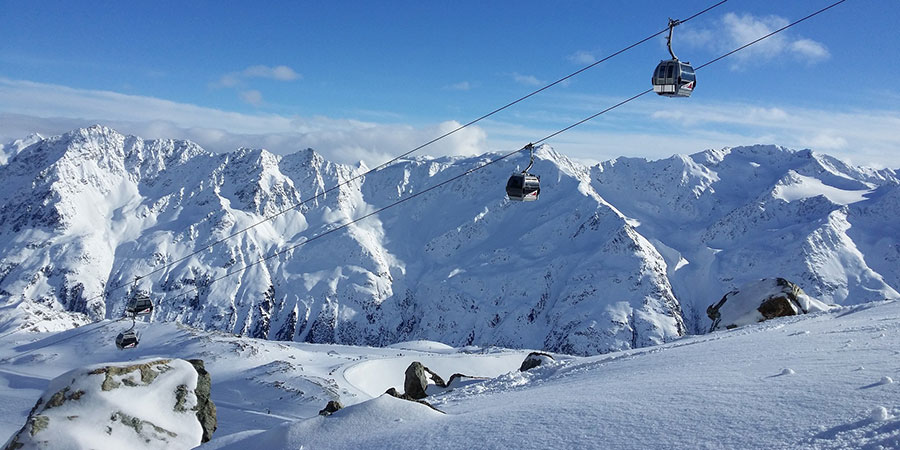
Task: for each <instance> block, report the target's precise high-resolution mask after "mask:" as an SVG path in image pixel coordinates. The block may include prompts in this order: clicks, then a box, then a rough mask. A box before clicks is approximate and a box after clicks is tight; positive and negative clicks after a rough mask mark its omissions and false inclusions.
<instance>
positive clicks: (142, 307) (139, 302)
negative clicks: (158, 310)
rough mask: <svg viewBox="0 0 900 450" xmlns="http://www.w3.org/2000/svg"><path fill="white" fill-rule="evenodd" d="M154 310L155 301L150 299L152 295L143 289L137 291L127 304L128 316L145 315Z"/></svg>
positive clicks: (126, 312)
mask: <svg viewBox="0 0 900 450" xmlns="http://www.w3.org/2000/svg"><path fill="white" fill-rule="evenodd" d="M152 312H153V302H151V301H150V296H149V295H147V294H146V293H144V292H141V291H135V293H134V294H133V295H132V296H131V298H129V299H128V303H126V304H125V315H126V316H130V317H134V316H143V315H146V314H150V313H152Z"/></svg>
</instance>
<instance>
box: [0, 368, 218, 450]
mask: <svg viewBox="0 0 900 450" xmlns="http://www.w3.org/2000/svg"><path fill="white" fill-rule="evenodd" d="M201 371H202V374H201ZM215 424H216V415H215V405H214V404H213V403H212V401H211V400H209V374H208V373H206V371H205V370H204V369H203V362H202V361H200V360H196V362H194V363H193V364H192V363H189V362H187V361H184V360H181V359H151V360H143V361H137V362H129V363H120V364H115V365H112V364H111V365H93V366H89V367H84V368H80V369H75V370H72V371H69V372H66V373H65V374H63V375H60V376H59V377H57V378H55V379H53V380H52V381H50V383H49V386H48V388H47V391H46V392H44V394H43V395H42V396H41V398H40V399H38V401H37V403H36V404H35V405H34V408H32V410H31V412H30V413H29V415H28V418H27V419H26V423H25V425H24V426H23V427H22V428H21V429H20V430H19V431H18V432H17V433H16V434H14V435H13V436H12V438H11V439H10V440H9V441H8V442H7V445H6V447H5V448H8V449H18V448H23V447H24V448H135V449H146V448H160V449H162V448H167V449H168V448H175V449H178V448H184V449H187V448H193V447H196V446H198V445H200V444H201V443H202V442H206V441H208V440H209V438H210V437H212V432H213V431H214V430H215V426H216V425H215Z"/></svg>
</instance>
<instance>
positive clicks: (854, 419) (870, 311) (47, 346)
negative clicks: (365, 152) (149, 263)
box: [0, 301, 900, 449]
mask: <svg viewBox="0 0 900 450" xmlns="http://www.w3.org/2000/svg"><path fill="white" fill-rule="evenodd" d="M92 328H93V330H92ZM124 328H127V324H124V322H118V323H110V322H103V323H100V324H95V325H89V326H87V327H85V328H79V329H75V330H70V331H67V332H63V333H58V334H46V335H35V334H27V333H17V334H14V335H12V336H8V337H5V338H3V339H2V340H0V435H2V436H6V437H9V436H11V435H12V434H13V433H14V432H15V431H16V430H17V429H18V428H19V427H21V426H22V424H23V423H24V420H25V417H26V416H27V414H28V411H29V410H30V409H31V407H32V406H33V405H34V402H35V401H36V400H37V398H38V397H39V396H40V395H41V393H42V392H43V390H44V388H45V387H46V385H47V382H48V380H50V379H52V378H53V377H55V376H57V375H59V374H61V373H63V372H65V371H67V370H70V369H72V368H74V367H78V366H82V365H87V364H93V363H100V362H111V361H125V360H133V359H140V358H146V357H151V356H164V357H180V358H197V357H199V358H202V359H204V360H205V361H206V364H207V369H208V370H209V372H210V373H211V375H212V379H213V386H212V397H213V400H214V401H215V403H216V405H217V407H218V410H219V429H218V431H216V433H215V435H214V439H213V441H212V442H210V443H209V444H207V447H209V448H277V447H290V448H300V446H301V445H302V446H304V448H354V447H362V446H365V447H366V448H382V447H384V448H423V447H430V448H511V447H518V448H563V447H572V448H591V447H594V448H635V449H638V448H640V449H646V448H665V449H670V448H716V449H720V448H792V449H793V448H810V449H812V448H817V449H818V448H821V449H830V448H871V449H878V448H900V384H898V383H897V381H900V302H896V301H894V302H884V303H870V304H866V305H861V306H856V307H850V308H842V309H838V310H836V311H831V312H826V313H817V314H813V315H809V316H803V317H792V318H783V319H777V320H774V321H769V322H765V323H762V324H757V325H753V326H747V327H742V328H738V329H735V330H730V331H722V332H716V333H713V334H710V335H703V336H693V337H688V338H684V339H681V340H678V341H676V342H672V343H669V344H666V345H663V346H658V347H651V348H644V349H639V350H631V351H627V352H620V353H612V354H607V355H602V356H597V357H590V358H569V357H559V358H558V361H557V363H556V364H555V365H553V366H550V367H542V368H538V369H535V370H532V371H530V372H527V373H519V372H517V370H516V369H517V368H518V366H519V364H520V363H521V361H522V359H524V357H525V355H526V354H527V351H521V350H505V349H498V348H487V349H481V348H474V347H472V348H465V349H453V348H449V347H447V346H444V345H442V344H439V343H429V342H411V343H405V344H398V345H395V346H392V347H390V348H369V347H349V346H335V345H310V344H298V343H280V342H268V341H259V340H252V339H241V338H237V337H234V336H231V335H227V334H220V333H219V334H217V333H204V332H199V331H196V330H192V329H187V328H184V327H180V326H177V325H174V324H170V323H167V324H139V325H138V329H139V330H141V332H142V333H143V337H142V339H143V340H142V342H141V345H140V346H139V347H138V348H137V349H135V350H132V351H118V350H116V348H115V346H114V345H113V343H112V341H113V339H114V337H115V335H116V334H117V333H118V331H120V330H121V329H124ZM69 336H74V337H72V338H71V339H68V340H66V341H63V342H60V343H58V344H53V343H54V342H57V341H58V340H60V339H63V338H66V337H69ZM36 338H39V339H40V340H37V341H35V339H36ZM413 360H419V361H422V362H423V363H424V364H425V365H426V366H428V367H430V368H431V369H433V370H435V371H436V372H437V373H438V374H440V375H441V376H442V377H444V378H445V379H446V378H449V376H450V375H451V374H452V373H454V372H462V373H464V374H467V375H472V376H485V377H491V379H489V380H486V381H484V382H479V383H474V384H470V385H468V386H465V387H462V388H459V389H455V390H451V391H448V392H445V393H442V394H438V395H436V396H433V397H431V398H430V399H429V401H431V402H432V404H434V405H435V406H436V407H437V408H439V409H441V410H443V411H445V412H446V413H447V414H445V415H444V414H440V413H434V412H433V411H432V410H430V409H428V408H426V407H424V406H421V405H418V404H414V403H411V402H405V401H402V400H397V399H394V398H390V397H379V394H380V393H381V392H384V390H385V389H387V388H388V387H390V386H395V387H397V388H399V389H401V390H402V383H403V371H404V369H405V368H406V366H407V365H408V364H409V362H411V361H413ZM373 397H374V398H376V400H374V401H368V400H371V399H372V398H373ZM334 398H339V399H340V400H341V401H342V402H343V403H344V405H350V406H349V407H347V408H345V409H344V410H342V411H339V412H337V413H336V414H334V415H333V416H330V417H320V416H317V415H316V413H317V412H318V410H319V409H321V408H322V407H324V406H325V403H327V401H328V400H331V399H334ZM263 430H265V431H263ZM260 433H262V434H260Z"/></svg>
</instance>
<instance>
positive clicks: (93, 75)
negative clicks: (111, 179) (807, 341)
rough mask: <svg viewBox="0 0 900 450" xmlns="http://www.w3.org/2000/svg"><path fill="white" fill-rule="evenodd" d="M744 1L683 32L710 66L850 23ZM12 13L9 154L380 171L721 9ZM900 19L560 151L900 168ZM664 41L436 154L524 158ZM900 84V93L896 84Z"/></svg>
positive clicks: (586, 132) (853, 31) (635, 107)
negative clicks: (280, 156) (138, 148)
mask: <svg viewBox="0 0 900 450" xmlns="http://www.w3.org/2000/svg"><path fill="white" fill-rule="evenodd" d="M831 2H832V1H831V0H825V1H822V0H806V1H789V2H771V1H758V0H730V1H728V2H727V3H725V4H724V5H722V6H719V7H717V8H716V9H714V10H712V11H710V12H708V13H706V14H704V15H702V16H700V17H698V18H696V19H694V20H692V21H690V22H688V23H686V24H683V25H681V26H679V27H677V28H676V30H675V42H674V49H675V52H676V54H677V55H678V56H679V57H680V58H681V59H683V60H688V61H691V62H692V63H694V64H695V65H699V64H702V63H704V62H706V61H709V60H711V59H712V58H714V57H716V56H718V55H720V54H722V53H724V52H726V51H728V50H731V49H733V48H735V47H737V46H739V45H741V44H743V43H745V42H748V41H750V40H752V39H754V38H756V37H758V36H759V35H760V34H764V33H765V32H767V31H770V30H773V29H775V28H778V27H780V26H781V25H784V24H786V23H788V22H790V21H793V20H795V19H798V18H800V17H802V16H805V15H806V14H808V13H810V12H813V11H815V10H817V9H819V8H822V7H824V6H826V5H828V4H830V3H831ZM713 3H714V2H713V1H712V0H707V1H694V0H688V1H683V2H678V3H677V4H676V3H672V2H662V1H644V2H599V1H569V2H546V1H517V2H511V1H509V2H507V1H503V2H475V1H457V2H421V1H416V2H401V1H391V2H371V1H369V2H362V1H360V2H355V1H346V2H283V3H276V2H270V3H264V4H262V5H261V4H259V3H258V2H254V3H250V2H202V1H192V2H167V1H160V2H80V1H72V2H63V1H59V2H43V1H36V2H35V1H7V0H0V17H3V26H2V27H0V139H2V140H3V141H6V140H9V139H13V138H19V137H24V136H25V135H26V134H28V133H29V132H32V131H37V132H40V133H42V134H57V133H61V132H64V131H67V130H69V129H71V128H74V127H77V126H83V125H89V124H92V123H96V122H99V123H103V124H107V125H110V126H112V127H114V128H116V129H118V130H119V131H122V132H125V133H131V134H137V135H140V136H142V137H146V138H159V137H168V138H188V139H193V140H195V141H197V142H198V143H200V144H201V145H203V146H204V147H206V148H208V149H210V150H214V151H230V150H233V149H235V148H237V147H238V146H250V147H265V148H269V149H270V150H272V151H274V152H276V153H288V152H292V151H295V150H298V149H301V148H306V147H313V148H316V149H317V150H319V151H321V152H322V153H324V154H326V156H328V157H329V158H332V159H336V160H339V161H343V162H354V161H358V160H360V159H363V160H365V161H366V162H367V163H369V164H370V165H374V164H377V163H379V162H381V161H383V160H385V159H388V158H389V157H390V156H391V155H396V154H400V153H403V152H406V151H408V150H410V149H412V148H414V147H416V146H417V145H419V144H421V143H424V142H426V141H428V140H430V139H431V138H433V137H436V136H437V135H439V134H441V133H442V132H444V131H447V130H449V129H452V128H454V126H456V125H458V124H459V123H465V122H468V121H469V120H471V119H474V118H476V117H478V116H480V115H482V114H484V113H486V112H489V111H491V110H493V109H494V108H496V107H499V106H502V105H503V104H505V103H507V102H509V101H511V100H514V99H516V98H518V97H520V96H522V95H525V94H527V93H529V92H531V91H532V90H534V89H536V88H537V87H540V86H541V85H543V84H546V83H548V82H551V81H554V80H556V79H558V78H560V77H562V76H564V75H567V74H569V73H571V72H573V71H575V70H577V69H579V68H581V67H583V66H585V65H587V64H589V63H590V62H592V61H593V60H594V59H595V58H600V57H603V56H606V55H607V54H609V53H612V52H614V51H616V50H619V49H621V48H623V47H625V46H627V45H629V44H631V43H633V42H635V41H637V40H639V39H642V38H644V37H646V36H648V35H650V34H653V33H654V32H656V31H659V30H661V29H662V28H664V27H665V25H666V20H667V18H668V17H673V18H684V17H687V16H689V15H691V14H693V13H695V12H697V11H700V10H702V9H704V8H706V7H707V6H709V5H711V4H713ZM897 23H900V3H898V2H896V1H893V0H848V1H847V2H845V3H843V4H841V5H839V6H837V7H835V8H833V9H832V10H829V11H827V12H825V13H823V14H821V15H819V16H817V17H815V18H813V19H810V20H809V21H807V22H804V23H802V24H800V25H798V26H796V27H794V28H791V29H789V30H787V31H786V32H784V33H782V34H779V35H777V36H776V37H775V38H772V39H769V40H766V41H763V42H762V43H760V44H758V45H756V46H753V47H751V48H749V49H747V50H745V51H743V52H741V53H738V54H736V55H733V56H732V57H729V58H727V59H725V60H722V61H720V62H718V63H716V64H713V65H711V66H709V67H707V68H704V69H703V70H701V71H699V72H698V86H697V90H696V91H695V93H694V95H693V96H692V97H691V98H690V99H668V98H662V97H657V96H655V95H646V96H644V97H642V98H641V99H638V100H636V101H635V102H632V103H630V104H628V105H626V106H623V107H621V108H619V109H616V110H614V111H612V112H610V113H608V114H606V115H603V116H601V117H599V118H598V119H595V120H594V121H592V122H590V123H588V124H585V125H583V126H581V127H578V128H576V129H574V130H572V131H570V132H568V133H565V134H563V135H561V136H559V137H558V138H555V139H553V140H551V141H550V142H549V143H550V144H551V145H553V146H554V147H555V148H556V149H557V150H559V151H560V152H562V153H564V154H567V155H570V156H572V157H574V158H576V159H578V160H581V161H584V162H591V161H599V160H604V159H609V158H613V157H616V156H622V155H624V156H636V157H646V158H651V159H655V158H661V157H667V156H669V155H672V154H674V153H692V152H696V151H700V150H703V149H705V148H719V147H724V146H736V145H746V144H755V143H772V144H780V145H785V146H788V147H792V148H807V147H808V148H812V149H813V150H816V151H819V152H822V153H828V154H832V155H835V156H839V157H842V158H845V159H848V160H850V161H851V162H853V163H856V164H872V165H876V166H890V167H900V152H898V151H897V150H898V149H900V137H898V136H897V134H896V131H897V130H898V129H900V106H897V105H898V102H900V93H898V92H897V91H896V89H893V87H894V86H896V85H897V82H896V71H897V67H898V66H897V63H896V57H897V55H900V33H897V32H896V26H897V25H896V24H897ZM667 55H668V53H667V51H666V49H665V39H664V38H659V39H654V40H653V41H651V42H647V43H645V44H643V45H641V46H639V47H636V48H635V49H633V50H631V51H629V52H627V53H625V54H623V55H620V56H617V57H615V58H613V59H611V60H610V61H607V62H605V63H602V64H600V65H598V66H596V67H594V68H593V69H590V70H588V71H587V72H585V73H583V74H581V75H579V76H577V77H575V78H573V79H572V80H571V81H570V82H567V83H565V84H564V85H560V86H555V87H554V88H551V89H550V90H548V91H545V92H543V93H541V94H539V95H537V96H535V97H533V98H531V99H528V100H526V101H525V102H522V103H520V104H518V105H516V106H514V107H512V108H510V109H509V110H506V111H504V112H501V113H499V114H497V115H495V116H493V117H491V118H490V119H488V120H485V121H483V122H480V123H479V124H478V125H477V126H476V127H472V128H470V129H466V130H464V131H463V132H460V133H457V134H455V135H454V136H453V137H452V138H451V139H447V140H445V141H442V142H441V143H439V144H437V145H435V146H432V147H428V148H426V149H424V150H423V151H422V152H421V153H423V154H430V155H438V154H478V153H482V152H485V151H505V150H511V149H514V148H519V147H521V146H522V145H524V144H525V143H527V142H529V141H532V140H536V139H539V138H542V137H544V136H546V135H548V134H550V133H552V132H554V131H556V130H558V129H560V128H563V127H565V126H567V125H569V124H570V123H572V122H575V121H577V120H579V119H581V118H583V117H586V116H589V115H591V114H593V113H595V112H597V111H600V110H602V109H604V108H606V107H608V106H611V105H613V104H615V103H617V102H618V101H620V100H622V99H624V98H627V97H630V96H632V95H634V94H636V93H639V92H641V91H643V90H645V89H647V88H649V87H650V73H651V72H652V70H653V68H654V67H655V65H656V63H657V62H658V61H659V60H660V59H663V58H667ZM892 72H893V73H892Z"/></svg>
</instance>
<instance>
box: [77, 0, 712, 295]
mask: <svg viewBox="0 0 900 450" xmlns="http://www.w3.org/2000/svg"><path fill="white" fill-rule="evenodd" d="M727 1H728V0H720V1H719V2H717V3H714V4H712V5H710V6H708V7H706V8H705V9H703V10H701V11H699V12H697V13H694V14H693V15H691V16H689V17H688V18H686V19H683V20H681V21H680V23H684V22H687V21H689V20H691V19H693V18H696V17H698V16H700V15H703V14H705V13H707V12H709V11H710V10H712V9H714V8H716V7H718V6H721V5H722V4H724V3H726V2H727ZM668 30H669V28H668V27H666V28H664V29H662V30H660V31H658V32H656V33H654V34H652V35H650V36H647V37H645V38H643V39H641V40H639V41H637V42H635V43H633V44H631V45H628V46H627V47H624V48H622V49H621V50H619V51H616V52H614V53H611V54H609V55H608V56H605V57H604V58H602V59H599V60H597V61H595V62H593V63H591V64H589V65H587V66H585V67H583V68H581V69H579V70H577V71H575V72H572V73H570V74H568V75H566V76H564V77H562V78H560V79H558V80H556V81H554V82H552V83H550V84H547V85H545V86H543V87H541V88H539V89H537V90H535V91H532V92H530V93H528V94H526V95H524V96H522V97H519V98H517V99H516V100H513V101H511V102H509V103H507V104H505V105H503V106H501V107H499V108H496V109H494V110H493V111H491V112H488V113H486V114H484V115H482V116H480V117H478V118H476V119H473V120H471V121H469V122H467V123H465V124H463V125H460V126H459V127H457V128H455V129H453V130H451V131H448V132H446V133H444V134H442V135H440V136H438V137H436V138H434V139H432V140H430V141H428V142H426V143H424V144H422V145H419V146H418V147H415V148H413V149H412V150H409V151H407V152H405V153H402V154H400V155H398V156H396V157H394V158H392V159H390V160H389V161H387V162H384V163H381V164H380V165H378V166H376V167H375V168H373V169H369V170H368V171H366V172H363V173H361V174H358V175H356V176H354V177H352V178H350V179H348V180H345V181H343V182H340V183H338V184H337V185H335V186H332V187H330V188H328V189H326V190H324V191H322V192H320V193H318V194H316V195H314V196H313V197H310V198H307V199H306V200H301V201H299V202H297V203H294V204H293V205H291V206H289V207H287V208H285V209H283V210H281V211H278V212H277V213H274V214H272V215H270V216H267V217H265V218H263V219H262V220H260V221H258V222H256V223H253V224H251V225H248V226H247V227H245V228H243V229H241V230H238V231H235V232H233V233H231V234H230V235H228V236H225V237H223V238H220V239H218V240H216V241H214V242H212V243H210V244H207V245H204V246H203V247H201V248H199V249H197V250H194V251H193V252H191V253H189V254H187V255H185V256H182V257H180V258H178V259H175V260H173V261H171V262H167V263H164V264H163V265H162V266H160V267H158V268H156V269H154V270H152V271H150V272H148V273H146V274H144V275H141V276H139V277H137V278H138V279H142V278H146V277H149V276H150V275H154V274H156V273H158V272H160V271H163V270H166V269H168V268H169V267H171V266H173V265H175V264H178V263H180V262H182V261H185V260H187V259H188V258H191V257H193V256H196V255H198V254H200V253H202V252H204V251H206V250H208V249H210V248H212V247H215V246H217V245H219V244H221V243H223V242H225V241H227V240H229V239H231V238H233V237H235V236H238V235H240V234H243V233H245V232H247V231H249V230H251V229H252V228H255V227H257V226H259V225H262V224H264V223H266V222H270V221H272V220H274V219H275V218H277V217H279V216H281V215H283V214H285V213H287V212H288V211H291V210H294V209H296V208H297V207H299V206H302V205H304V204H305V203H307V202H310V201H312V200H315V199H318V198H320V197H322V196H324V195H326V194H328V193H329V192H332V191H334V190H335V189H338V188H340V187H343V186H346V185H348V184H350V183H352V182H354V181H356V180H358V179H360V178H362V177H365V176H366V175H369V174H371V173H374V172H376V171H378V170H381V169H383V168H385V167H387V166H389V165H391V164H393V163H395V162H397V161H398V160H400V159H402V158H404V157H406V156H409V155H411V154H413V153H415V152H417V151H419V150H421V149H423V148H425V147H427V146H429V145H431V144H434V143H435V142H438V141H440V140H441V139H444V138H446V137H448V136H450V135H452V134H454V133H456V132H458V131H461V130H462V129H464V128H467V127H469V126H471V125H474V124H476V123H478V122H480V121H482V120H484V119H487V118H488V117H491V116H493V115H494V114H497V113H499V112H501V111H503V110H505V109H508V108H510V107H512V106H514V105H516V104H518V103H521V102H522V101H524V100H526V99H528V98H530V97H533V96H535V95H537V94H539V93H541V92H543V91H545V90H547V89H549V88H551V87H553V86H556V85H558V84H560V83H563V82H565V81H567V80H569V79H571V78H572V77H575V76H576V75H579V74H581V73H582V72H585V71H586V70H588V69H591V68H593V67H595V66H597V65H598V64H600V63H603V62H605V61H608V60H609V59H611V58H613V57H615V56H618V55H620V54H622V53H624V52H626V51H628V50H631V49H632V48H634V47H637V46H638V45H641V44H643V43H645V42H647V41H649V40H651V39H653V38H655V37H657V36H659V35H661V34H663V33H666V32H667V31H668ZM128 284H129V283H122V284H119V285H117V286H115V287H112V288H110V289H106V290H104V292H103V293H102V294H98V295H96V296H94V297H91V298H89V299H88V300H87V301H88V302H90V301H92V300H96V299H98V298H100V297H103V296H105V295H108V294H110V293H113V292H116V291H118V290H119V289H122V288H123V287H126V286H128Z"/></svg>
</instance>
